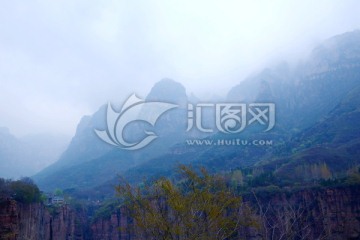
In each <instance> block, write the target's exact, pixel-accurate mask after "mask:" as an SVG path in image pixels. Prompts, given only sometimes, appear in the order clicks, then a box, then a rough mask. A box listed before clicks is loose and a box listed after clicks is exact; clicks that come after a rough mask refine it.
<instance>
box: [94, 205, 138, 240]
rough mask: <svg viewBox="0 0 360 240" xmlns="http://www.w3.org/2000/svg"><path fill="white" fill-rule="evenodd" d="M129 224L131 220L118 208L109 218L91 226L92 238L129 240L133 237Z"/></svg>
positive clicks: (123, 210)
mask: <svg viewBox="0 0 360 240" xmlns="http://www.w3.org/2000/svg"><path fill="white" fill-rule="evenodd" d="M131 224H132V219H131V218H129V217H128V216H126V213H125V209H124V208H120V209H118V210H116V212H114V213H112V214H111V216H110V217H109V218H102V219H101V218H100V219H98V220H97V221H95V222H94V223H93V224H92V226H91V232H92V237H93V239H104V240H115V239H116V240H117V239H131V238H132V237H133V234H132V233H131V232H130V230H129V226H130V225H131Z"/></svg>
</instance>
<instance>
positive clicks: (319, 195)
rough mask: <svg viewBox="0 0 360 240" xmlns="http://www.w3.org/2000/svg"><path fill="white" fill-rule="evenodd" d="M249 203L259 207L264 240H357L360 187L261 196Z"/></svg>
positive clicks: (359, 223) (359, 216)
mask: <svg viewBox="0 0 360 240" xmlns="http://www.w3.org/2000/svg"><path fill="white" fill-rule="evenodd" d="M248 200H249V201H250V202H252V203H253V204H254V206H255V207H256V208H258V209H259V207H260V206H261V209H259V215H260V217H261V219H262V227H263V229H262V235H263V236H264V237H266V239H278V238H280V236H283V237H284V236H286V238H290V239H360V186H348V187H338V188H326V189H308V190H302V191H298V192H294V193H291V194H290V193H274V194H270V195H268V194H263V193H262V194H258V195H257V197H256V199H255V197H254V196H252V197H249V198H248ZM295 236H296V237H295Z"/></svg>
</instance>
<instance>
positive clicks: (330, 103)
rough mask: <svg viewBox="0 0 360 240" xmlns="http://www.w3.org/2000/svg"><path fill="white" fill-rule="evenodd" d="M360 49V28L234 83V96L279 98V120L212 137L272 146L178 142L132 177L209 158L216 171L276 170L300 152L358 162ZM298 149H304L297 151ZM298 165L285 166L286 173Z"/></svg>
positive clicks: (241, 99)
mask: <svg viewBox="0 0 360 240" xmlns="http://www.w3.org/2000/svg"><path fill="white" fill-rule="evenodd" d="M359 49H360V31H355V32H352V33H346V34H343V35H339V36H336V37H334V38H332V39H330V40H328V41H326V42H325V43H324V44H322V45H321V46H319V47H318V48H316V49H315V50H314V51H313V53H312V55H311V56H310V58H309V60H308V61H307V62H306V63H305V64H303V65H301V66H299V67H298V69H294V70H290V69H288V67H287V66H286V65H284V64H282V65H281V66H279V67H278V68H276V69H267V70H265V71H263V72H262V73H260V74H259V75H257V76H253V77H251V78H249V79H247V80H245V81H244V82H242V83H240V84H239V85H238V86H236V87H234V88H233V89H231V90H230V92H229V94H228V101H230V102H234V101H235V102H236V101H238V102H275V103H276V117H277V118H276V121H277V122H276V127H275V128H274V129H273V130H272V131H271V132H269V133H259V132H254V131H244V132H241V133H240V134H231V135H225V134H216V135H214V136H212V137H209V138H207V139H209V140H212V141H217V140H218V139H222V140H224V139H236V138H238V139H245V140H249V141H251V139H262V140H273V143H274V144H273V145H272V146H246V147H244V146H213V145H211V146H201V147H200V146H190V147H189V146H178V148H176V147H174V149H175V150H174V151H173V153H169V154H167V155H164V156H161V157H159V158H156V159H153V160H151V161H149V162H146V163H144V164H142V165H139V166H137V167H135V168H132V169H130V170H129V171H127V172H126V173H125V177H126V178H128V179H130V180H132V181H140V179H139V178H138V177H137V176H140V175H141V176H144V175H146V176H151V175H158V176H160V175H168V174H170V175H171V174H172V171H171V169H174V167H175V165H176V164H178V163H191V164H192V165H203V166H206V167H207V168H209V169H210V170H212V171H222V170H224V171H226V170H230V169H233V168H238V167H241V168H243V167H249V166H252V165H254V164H256V163H257V162H261V163H268V164H269V165H271V166H273V167H274V169H273V170H275V168H276V167H279V166H280V165H281V164H285V163H288V162H289V161H290V162H291V164H297V163H298V162H299V163H300V162H301V160H300V159H304V160H306V161H308V160H311V161H316V162H319V161H320V160H321V161H327V160H326V159H328V161H329V164H330V162H331V164H330V165H331V166H332V167H334V169H336V168H337V167H339V166H340V165H342V167H340V168H341V169H342V170H343V169H345V168H348V167H349V166H350V165H354V164H356V162H357V160H356V158H357V157H356V156H357V154H358V151H356V148H357V147H360V146H359V145H358V143H359V142H360V132H359V126H360V125H359V124H358V123H359V122H360V119H359V112H358V107H359V105H360V104H359V101H360V92H359V90H358V89H359V87H360V52H359ZM318 68H321V70H320V69H318ZM319 144H321V145H323V146H317V145H319ZM331 144H333V145H331ZM313 148H314V149H313ZM300 149H302V150H303V151H302V152H301V153H300ZM326 149H328V150H326ZM334 149H337V150H334ZM293 151H296V152H298V153H296V154H294V155H292V152H293ZM174 153H175V154H174ZM284 156H286V157H284ZM280 163H281V164H280ZM335 163H336V164H335ZM288 166H292V167H294V165H288ZM340 168H339V171H340ZM291 169H292V168H291V167H289V168H284V172H287V173H289V171H290V170H291ZM279 171H280V170H279Z"/></svg>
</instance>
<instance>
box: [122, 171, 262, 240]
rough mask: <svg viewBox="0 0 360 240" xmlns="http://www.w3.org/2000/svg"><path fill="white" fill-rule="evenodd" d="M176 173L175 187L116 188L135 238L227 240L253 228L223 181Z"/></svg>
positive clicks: (247, 211) (161, 184)
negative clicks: (247, 227)
mask: <svg viewBox="0 0 360 240" xmlns="http://www.w3.org/2000/svg"><path fill="white" fill-rule="evenodd" d="M179 169H180V173H181V174H182V176H183V178H182V180H181V181H180V183H179V184H174V183H173V182H172V181H170V180H169V179H166V178H162V179H159V180H157V181H156V182H155V183H153V184H148V185H146V186H145V187H142V188H140V187H132V186H131V185H130V184H128V183H126V182H125V183H123V184H121V185H119V186H118V187H117V188H116V190H117V192H118V194H119V196H120V197H121V198H122V199H123V200H124V201H125V206H126V208H127V209H128V214H130V216H131V217H132V218H133V219H134V220H135V224H134V226H133V228H134V229H133V230H134V231H135V233H136V235H137V237H138V238H140V239H179V240H181V239H204V240H205V239H207V240H209V239H230V238H233V237H236V236H237V234H238V232H239V230H240V229H241V228H242V227H245V226H249V225H254V224H255V221H254V220H253V218H252V214H251V211H250V209H249V208H247V207H246V206H245V205H244V203H243V201H242V198H241V197H240V196H237V195H235V194H233V193H232V192H231V191H230V190H229V188H227V187H226V184H225V181H224V179H223V178H221V177H219V176H211V175H210V174H208V173H207V171H206V170H205V169H201V173H200V174H198V173H197V172H196V171H194V170H193V169H191V168H189V167H186V166H180V167H179Z"/></svg>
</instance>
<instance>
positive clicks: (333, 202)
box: [91, 186, 360, 240]
mask: <svg viewBox="0 0 360 240" xmlns="http://www.w3.org/2000/svg"><path fill="white" fill-rule="evenodd" d="M255 196H256V197H255ZM255 196H254V195H252V194H250V195H249V196H247V197H245V198H244V199H245V201H247V202H249V203H250V205H252V206H253V208H254V209H258V210H259V206H260V205H261V208H262V211H258V213H257V214H258V219H259V227H258V229H247V231H245V232H244V233H241V235H243V236H244V237H245V239H280V238H281V236H282V238H283V239H359V238H360V186H347V187H337V188H326V189H323V188H319V189H307V190H301V191H296V192H292V193H290V192H281V193H279V192H276V193H268V192H267V193H266V192H262V193H256V194H255ZM129 224H131V219H130V218H128V217H127V216H125V214H124V211H123V210H122V209H118V210H117V211H116V212H114V213H113V214H111V216H110V217H107V218H103V219H98V220H97V221H95V222H94V223H93V224H92V226H91V230H92V234H93V239H108V240H113V239H116V240H118V239H132V238H131V236H132V235H131V233H130V232H128V231H127V230H126V229H127V227H128V226H129ZM120 229H122V230H123V231H119V230H120Z"/></svg>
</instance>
